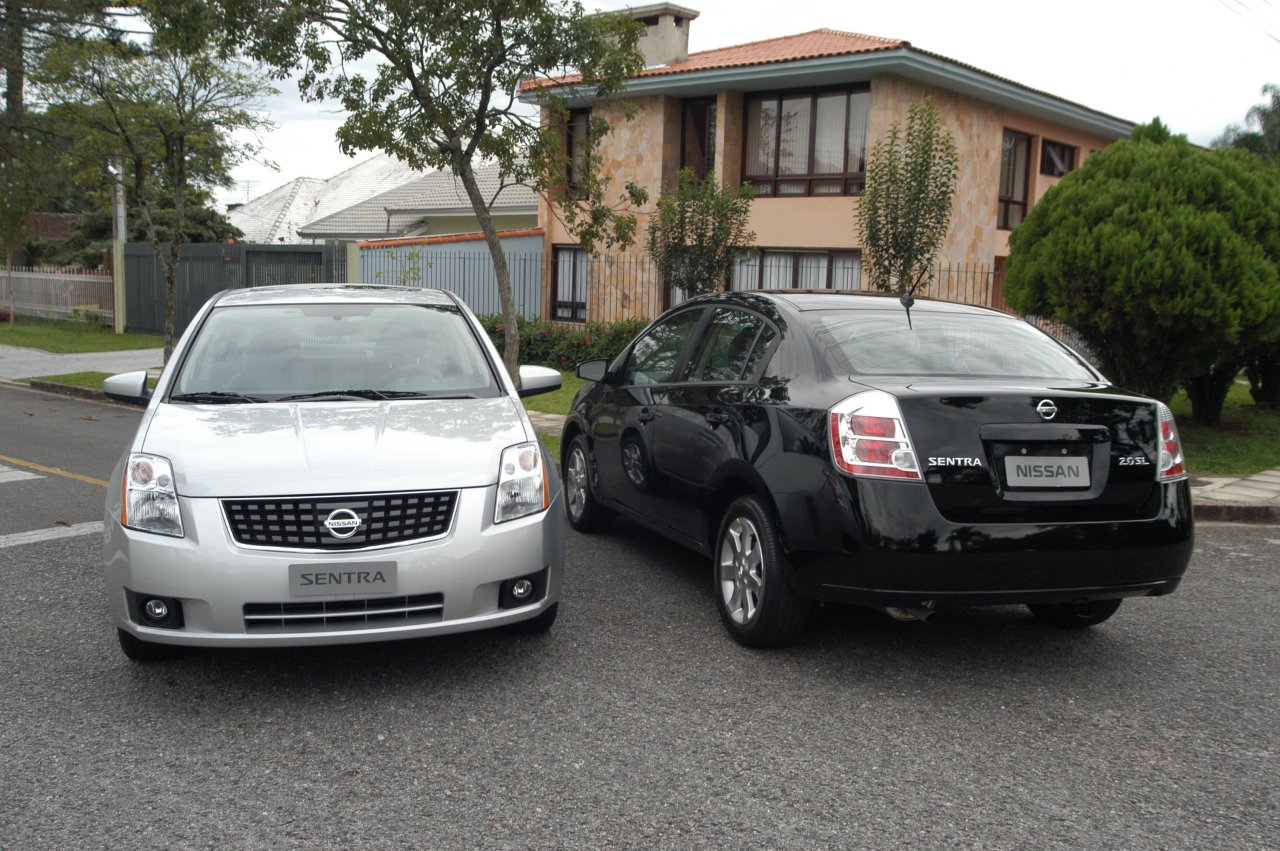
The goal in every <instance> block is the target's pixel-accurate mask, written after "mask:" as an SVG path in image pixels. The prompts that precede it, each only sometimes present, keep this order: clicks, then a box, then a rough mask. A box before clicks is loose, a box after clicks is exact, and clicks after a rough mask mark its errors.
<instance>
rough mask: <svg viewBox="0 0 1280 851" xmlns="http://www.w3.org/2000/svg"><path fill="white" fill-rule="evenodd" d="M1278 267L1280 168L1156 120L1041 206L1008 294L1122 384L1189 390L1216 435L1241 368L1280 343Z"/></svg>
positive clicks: (1017, 234)
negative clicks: (1066, 330)
mask: <svg viewBox="0 0 1280 851" xmlns="http://www.w3.org/2000/svg"><path fill="white" fill-rule="evenodd" d="M1278 264H1280V171H1278V170H1276V169H1271V168H1268V167H1266V166H1265V165H1264V164H1263V163H1262V161H1261V160H1260V159H1259V158H1258V157H1256V156H1254V155H1252V154H1249V153H1246V152H1244V151H1233V150H1227V151H1208V150H1204V149H1201V148H1198V147H1196V146H1194V145H1191V144H1190V143H1189V142H1187V140H1186V138H1185V137H1182V136H1172V135H1171V134H1170V133H1169V131H1168V129H1167V128H1165V127H1164V125H1163V124H1161V123H1160V121H1159V119H1156V120H1155V121H1154V122H1153V123H1152V124H1150V125H1145V126H1141V127H1138V128H1136V129H1135V130H1134V132H1133V137H1132V138H1131V139H1128V140H1122V141H1119V142H1115V143H1114V144H1112V145H1110V146H1108V147H1107V148H1105V149H1104V150H1102V151H1100V152H1099V153H1096V154H1093V155H1091V156H1090V157H1089V158H1088V159H1087V160H1085V161H1084V164H1083V165H1082V166H1081V167H1080V168H1078V169H1076V170H1075V171H1073V172H1071V173H1069V174H1067V175H1066V176H1065V177H1063V178H1062V180H1061V181H1059V183H1058V185H1057V186H1055V187H1054V188H1052V189H1050V190H1049V191H1048V192H1047V193H1046V194H1045V196H1044V198H1043V199H1041V201H1040V202H1039V203H1038V204H1036V206H1035V207H1033V208H1032V210H1031V213H1030V215H1028V216H1027V218H1026V220H1025V221H1023V223H1022V224H1021V225H1019V226H1018V227H1017V228H1016V229H1014V231H1013V234H1012V235H1011V237H1010V253H1009V263H1008V271H1007V275H1006V279H1005V295H1006V297H1007V298H1008V300H1009V303H1010V304H1011V305H1012V306H1013V307H1015V308H1017V309H1018V310H1022V311H1025V312H1028V313H1035V314H1039V315H1043V316H1047V317H1049V318H1052V319H1056V320H1059V321H1061V322H1064V323H1066V324H1068V325H1070V326H1072V327H1074V328H1075V329H1076V330H1077V331H1079V332H1080V334H1081V335H1083V337H1084V339H1085V340H1086V342H1087V343H1088V345H1089V347H1090V348H1091V349H1092V350H1093V351H1094V352H1096V353H1097V355H1098V356H1099V358H1100V360H1101V361H1102V364H1101V365H1102V367H1103V368H1104V370H1105V371H1106V372H1107V373H1108V374H1109V375H1110V377H1111V378H1112V379H1113V380H1115V382H1116V383H1117V384H1119V385H1120V386H1123V387H1128V388H1130V389H1132V390H1136V391H1139V392H1142V393H1146V394H1148V395H1151V396H1155V397H1156V398H1159V399H1168V398H1169V397H1170V396H1171V395H1172V394H1173V392H1174V390H1176V389H1177V388H1178V387H1179V386H1181V385H1187V386H1188V391H1189V394H1190V396H1191V400H1192V406H1193V408H1192V414H1193V416H1194V417H1195V419H1196V420H1197V421H1198V422H1202V423H1208V424H1212V423H1215V422H1217V419H1218V416H1219V415H1220V413H1221V408H1222V401H1223V399H1224V398H1225V394H1226V390H1227V389H1229V387H1230V383H1229V382H1230V381H1231V379H1232V378H1234V376H1235V374H1236V373H1237V372H1238V371H1239V368H1240V366H1241V363H1242V360H1243V358H1244V357H1245V356H1246V355H1247V353H1248V352H1250V351H1253V350H1255V349H1256V348H1258V347H1259V346H1260V345H1264V344H1266V343H1267V342H1269V341H1271V340H1275V339H1276V338H1277V336H1280V274H1278ZM1224 382H1225V383H1224ZM1219 391H1221V394H1220V395H1218V394H1219Z"/></svg>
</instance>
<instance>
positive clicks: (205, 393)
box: [169, 390, 267, 405]
mask: <svg viewBox="0 0 1280 851" xmlns="http://www.w3.org/2000/svg"><path fill="white" fill-rule="evenodd" d="M169 401H170V402H204V403H206V404H214V405H234V404H236V403H237V402H265V401H267V400H266V399H263V398H262V397H261V396H246V395H245V394H244V393H236V392H234V391H231V390H201V391H199V392H197V393H175V394H173V395H172V396H170V397H169Z"/></svg>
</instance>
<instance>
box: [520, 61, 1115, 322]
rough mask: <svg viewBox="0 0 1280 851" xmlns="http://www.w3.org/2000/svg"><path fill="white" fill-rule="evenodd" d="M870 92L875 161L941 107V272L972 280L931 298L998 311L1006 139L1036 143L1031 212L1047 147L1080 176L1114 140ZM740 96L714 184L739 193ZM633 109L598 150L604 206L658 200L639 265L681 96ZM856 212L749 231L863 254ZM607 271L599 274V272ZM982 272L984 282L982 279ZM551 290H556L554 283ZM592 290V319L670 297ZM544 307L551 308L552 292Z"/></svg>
mask: <svg viewBox="0 0 1280 851" xmlns="http://www.w3.org/2000/svg"><path fill="white" fill-rule="evenodd" d="M870 87H871V96H870V106H869V115H868V126H867V147H868V151H869V150H870V147H871V146H872V145H873V144H874V143H875V141H876V140H877V139H879V138H881V137H882V136H883V134H884V133H885V132H886V131H887V129H888V128H889V126H890V125H891V124H892V123H893V122H895V121H897V122H899V123H900V124H902V125H904V126H905V124H906V118H907V112H908V110H909V109H910V107H911V104H912V103H914V102H915V101H916V100H918V99H919V98H921V97H924V96H931V97H933V99H934V101H935V103H936V104H937V106H938V110H939V113H940V117H941V120H942V123H943V125H944V126H945V127H946V128H947V129H948V130H950V131H951V132H952V133H953V134H954V136H955V140H956V148H957V153H958V155H959V165H960V174H959V179H958V182H957V186H956V194H955V206H954V208H953V213H952V221H951V227H950V230H949V231H948V233H947V237H946V240H945V241H944V243H943V246H942V249H941V251H940V252H939V261H940V263H942V264H950V265H952V266H959V267H961V268H962V269H963V270H965V271H963V272H962V273H960V274H953V275H949V276H945V277H944V279H943V280H941V281H939V282H937V284H936V285H935V286H933V287H931V288H930V291H929V294H930V295H935V296H938V297H943V298H955V299H958V300H963V301H977V302H980V303H987V304H993V305H994V306H1000V304H1001V303H1002V299H1001V297H1000V294H999V292H998V289H999V282H998V278H997V276H994V275H992V274H990V272H991V270H993V269H994V268H995V267H997V266H998V265H999V263H1000V262H1001V261H1002V260H1003V258H1004V257H1005V255H1007V254H1008V236H1009V232H1008V231H1005V230H1000V229H998V228H997V226H996V218H997V207H998V203H997V202H998V198H999V177H1000V159H1001V150H1002V139H1003V133H1004V130H1005V129H1006V128H1007V129H1010V130H1016V131H1018V132H1021V133H1025V134H1028V135H1030V136H1031V137H1032V151H1031V158H1030V163H1029V165H1028V169H1029V172H1030V176H1029V185H1028V198H1029V200H1030V202H1031V203H1034V202H1035V201H1037V200H1039V198H1040V197H1042V196H1043V195H1044V193H1045V192H1046V191H1047V190H1048V189H1049V188H1050V187H1051V186H1052V185H1053V184H1055V183H1056V182H1057V180H1058V178H1056V177H1050V176H1047V175H1042V174H1040V173H1039V172H1040V155H1041V142H1042V140H1045V139H1048V140H1052V141H1056V142H1062V143H1065V144H1067V145H1071V146H1074V147H1076V148H1077V150H1078V158H1077V162H1076V166H1077V167H1078V166H1079V165H1080V162H1082V161H1083V160H1084V159H1085V158H1086V157H1087V156H1088V155H1089V153H1090V152H1094V151H1097V150H1101V149H1102V148H1104V147H1106V145H1108V144H1109V143H1110V140H1109V139H1107V138H1104V137H1101V136H1096V135H1092V134H1089V133H1085V132H1082V131H1078V130H1074V129H1072V128H1069V127H1066V126H1064V125H1060V124H1055V123H1053V122H1049V121H1046V120H1044V119H1039V118H1036V117H1033V116H1030V115H1024V114H1021V113H1017V112H1013V111H1011V110H1008V109H1005V108H1003V107H1000V106H997V105H994V104H991V103H987V102H984V101H981V100H978V99H975V98H972V97H968V96H965V95H961V94H958V93H956V92H952V91H948V90H945V89H941V88H937V87H932V86H927V85H925V84H922V83H919V82H916V81H913V80H908V79H905V78H902V77H898V76H894V75H889V74H878V75H876V76H874V77H872V79H871V82H870ZM743 97H744V93H743V92H742V91H736V90H728V89H722V90H720V91H718V92H717V93H716V105H717V110H716V165H715V174H716V177H717V178H718V179H719V180H721V181H722V182H724V183H728V184H730V185H736V184H737V183H738V182H739V181H740V180H741V176H742V174H741V172H742V156H743V136H744V128H743V117H744V108H743ZM632 103H633V105H634V107H635V109H636V112H635V115H634V117H633V118H632V119H631V120H629V121H628V120H627V119H626V118H625V114H624V112H623V110H622V108H621V107H606V108H603V109H602V111H601V113H600V114H602V115H604V116H605V117H606V118H608V119H609V121H610V123H611V125H612V128H613V129H612V131H611V133H610V134H609V136H608V137H607V138H606V139H604V140H603V141H602V142H601V145H600V153H601V154H602V156H603V159H604V173H605V174H606V175H607V176H608V177H609V178H610V180H611V181H612V183H611V187H610V190H609V193H608V195H607V197H609V198H618V197H621V195H622V192H623V186H624V185H625V183H626V182H627V181H632V182H635V183H637V184H639V185H640V186H643V187H644V188H645V189H647V190H648V191H649V194H650V198H651V202H650V205H649V206H648V207H647V208H646V209H645V210H641V211H639V212H640V220H641V228H640V233H639V236H638V239H637V245H636V246H634V247H633V248H632V249H631V254H632V257H634V258H637V260H643V259H644V258H643V255H644V249H643V246H644V224H645V221H646V220H647V217H648V214H649V213H650V212H651V211H652V209H653V205H654V204H656V202H657V199H658V197H659V195H660V194H661V193H662V192H663V191H664V190H665V189H667V188H669V187H673V186H674V185H675V181H676V175H677V172H678V171H679V166H680V157H681V150H680V139H681V121H682V101H681V100H680V99H678V98H675V97H666V96H646V97H640V98H636V99H634V100H633V101H632ZM858 204H859V199H858V198H857V197H855V196H834V197H832V196H828V197H792V198H758V199H756V200H755V201H754V202H753V204H752V213H751V223H750V227H751V229H752V230H754V231H755V233H756V244H757V246H758V247H760V248H776V249H812V250H837V251H849V250H854V251H856V250H859V249H860V248H861V246H860V245H859V242H858V236H857V230H858V229H857V215H858ZM552 212H553V211H551V210H550V209H549V208H547V207H546V206H545V205H544V206H543V208H542V213H543V215H544V218H543V222H544V223H545V224H544V226H545V228H546V233H547V236H546V242H545V245H546V248H547V253H548V255H549V254H550V253H551V249H552V247H553V246H555V245H571V244H573V243H574V242H575V240H574V239H573V237H572V236H571V235H570V234H569V233H568V232H567V230H566V229H565V228H564V225H563V223H561V222H560V221H559V220H558V219H557V218H556V217H555V216H554V215H552ZM606 265H608V264H593V268H596V267H599V268H604V267H605V266H606ZM643 265H644V264H643V263H641V262H636V263H633V264H631V265H630V266H627V265H626V264H623V266H622V268H631V269H633V270H639V269H640V268H641V267H642V266H643ZM611 268H612V267H611ZM984 269H985V270H987V271H986V272H982V273H975V271H974V270H984ZM548 272H550V268H549V267H548ZM982 274H986V275H987V278H986V279H985V282H984V281H981V280H978V278H980V277H981V275H982ZM975 275H976V277H975ZM545 280H548V281H551V282H552V283H554V280H553V278H551V277H550V275H548V277H547V278H546V279H545ZM594 283H595V285H596V286H593V289H592V298H591V303H590V304H589V305H588V311H589V312H588V315H589V317H590V318H591V319H599V320H610V319H616V318H622V317H623V316H635V315H642V314H641V313H637V312H636V311H637V310H645V309H652V308H651V306H653V305H658V306H660V305H661V303H662V299H661V291H660V290H661V288H660V286H659V285H658V284H657V283H656V282H655V281H654V280H653V278H652V275H651V274H640V273H639V272H638V271H636V272H635V273H634V274H610V275H608V276H607V280H605V279H604V278H603V277H602V278H601V279H600V280H598V281H595V282H594ZM552 288H553V287H548V289H549V290H550V289H552ZM597 289H598V290H599V292H598V294H597V292H596V290H597ZM546 298H547V301H548V303H549V302H550V299H551V295H550V293H548V295H547V297H546ZM593 306H594V307H593ZM597 308H598V310H597Z"/></svg>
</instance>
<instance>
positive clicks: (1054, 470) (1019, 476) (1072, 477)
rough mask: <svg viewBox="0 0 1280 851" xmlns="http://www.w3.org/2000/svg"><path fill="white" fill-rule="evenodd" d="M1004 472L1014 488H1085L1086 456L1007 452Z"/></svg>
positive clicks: (1010, 485) (1087, 463)
mask: <svg viewBox="0 0 1280 851" xmlns="http://www.w3.org/2000/svg"><path fill="white" fill-rule="evenodd" d="M1004 475H1005V480H1006V481H1008V483H1009V487H1014V488H1087V487H1089V459H1088V458H1084V457H1082V456H1079V455H1068V456H1061V455H1060V456H1058V457H1054V456H1052V455H1046V456H1040V455H1008V456H1005V459H1004Z"/></svg>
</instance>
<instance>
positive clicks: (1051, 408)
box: [330, 399, 1058, 516]
mask: <svg viewBox="0 0 1280 851" xmlns="http://www.w3.org/2000/svg"><path fill="white" fill-rule="evenodd" d="M1036 413H1037V414H1039V415H1040V418H1041V419H1045V420H1051V419H1053V418H1054V417H1056V416H1057V415H1058V406H1057V405H1055V404H1053V402H1051V401H1049V400H1048V399H1045V400H1044V401H1043V402H1041V403H1040V404H1039V405H1036ZM330 516H332V515H330Z"/></svg>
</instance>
